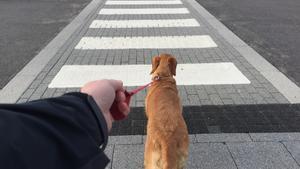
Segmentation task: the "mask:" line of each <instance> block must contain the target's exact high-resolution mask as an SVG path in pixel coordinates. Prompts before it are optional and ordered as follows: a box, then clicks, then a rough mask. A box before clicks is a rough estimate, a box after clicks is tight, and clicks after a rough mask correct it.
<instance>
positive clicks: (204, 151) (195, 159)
mask: <svg viewBox="0 0 300 169" xmlns="http://www.w3.org/2000/svg"><path fill="white" fill-rule="evenodd" d="M187 168H191V169H192V168H201V169H236V166H235V165H234V161H233V159H232V158H231V156H230V153H229V152H228V150H227V148H226V145H224V144H222V143H195V144H192V145H190V149H189V160H188V162H187Z"/></svg>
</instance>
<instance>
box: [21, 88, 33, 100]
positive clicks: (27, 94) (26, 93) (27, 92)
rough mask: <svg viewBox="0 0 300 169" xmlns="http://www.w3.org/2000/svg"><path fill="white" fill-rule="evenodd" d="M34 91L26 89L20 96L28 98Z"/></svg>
mask: <svg viewBox="0 0 300 169" xmlns="http://www.w3.org/2000/svg"><path fill="white" fill-rule="evenodd" d="M34 91H35V89H27V90H26V91H25V92H24V93H23V95H22V98H30V96H31V95H32V94H33V92H34Z"/></svg>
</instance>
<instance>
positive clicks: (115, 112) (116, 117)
mask: <svg viewBox="0 0 300 169" xmlns="http://www.w3.org/2000/svg"><path fill="white" fill-rule="evenodd" d="M152 83H153V82H150V83H148V84H146V85H144V86H140V87H138V88H136V89H134V90H132V91H129V92H128V91H126V90H125V91H124V93H125V96H126V100H125V102H126V103H127V104H128V106H129V104H130V99H131V96H133V95H135V94H137V93H138V92H140V91H141V90H143V89H145V88H146V87H148V86H150V85H151V84H152ZM109 110H110V112H111V115H112V116H113V118H114V120H122V119H124V118H125V117H126V116H125V115H124V114H123V113H122V112H120V110H119V108H118V103H117V101H116V100H115V101H114V102H113V104H112V105H111V107H110V109H109Z"/></svg>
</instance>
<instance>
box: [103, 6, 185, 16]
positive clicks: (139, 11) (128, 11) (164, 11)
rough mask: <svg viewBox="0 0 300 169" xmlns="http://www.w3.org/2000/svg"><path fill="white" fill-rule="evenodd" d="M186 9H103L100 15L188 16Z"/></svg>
mask: <svg viewBox="0 0 300 169" xmlns="http://www.w3.org/2000/svg"><path fill="white" fill-rule="evenodd" d="M188 13H190V12H189V11H188V9H187V8H133V9H130V8H128V9H126V8H103V9H101V10H100V12H99V14H100V15H126V14H127V15H143V14H144V15H146V14H188Z"/></svg>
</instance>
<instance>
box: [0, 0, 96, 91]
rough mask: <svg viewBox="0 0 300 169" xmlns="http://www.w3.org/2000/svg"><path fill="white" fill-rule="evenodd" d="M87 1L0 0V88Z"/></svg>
mask: <svg viewBox="0 0 300 169" xmlns="http://www.w3.org/2000/svg"><path fill="white" fill-rule="evenodd" d="M89 2H90V0H0V21H1V22H0V89H1V88H3V87H4V86H5V85H6V84H7V82H8V81H9V80H10V79H11V78H13V77H14V76H15V75H16V73H18V72H19V71H20V70H21V69H22V68H23V67H24V66H25V65H26V64H27V63H28V62H29V61H30V60H31V59H32V58H33V57H34V56H35V55H36V54H38V53H39V51H40V50H41V49H43V48H44V47H45V46H46V45H47V44H48V43H49V42H50V41H51V40H52V39H53V38H54V37H55V36H56V35H57V34H58V33H59V32H60V31H61V30H62V29H63V28H64V27H65V26H66V25H67V24H68V23H69V22H70V21H72V19H73V18H74V17H76V16H77V14H78V13H79V12H80V11H81V10H82V9H83V8H84V7H85V6H86V5H87V4H88V3H89Z"/></svg>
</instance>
